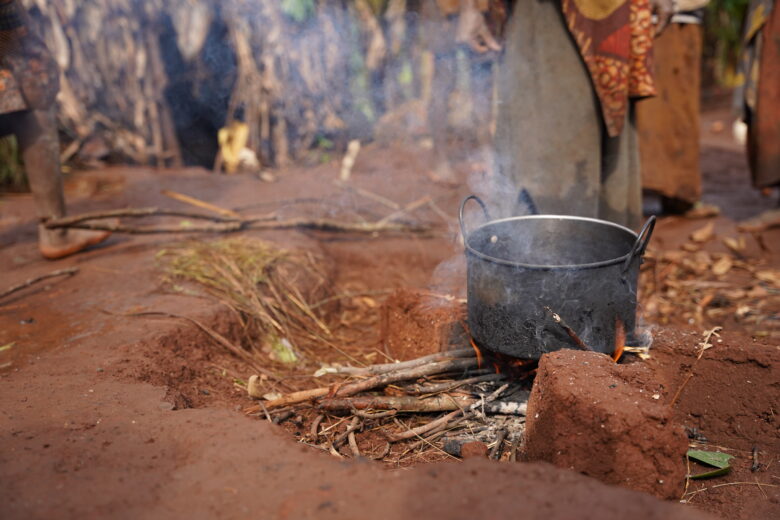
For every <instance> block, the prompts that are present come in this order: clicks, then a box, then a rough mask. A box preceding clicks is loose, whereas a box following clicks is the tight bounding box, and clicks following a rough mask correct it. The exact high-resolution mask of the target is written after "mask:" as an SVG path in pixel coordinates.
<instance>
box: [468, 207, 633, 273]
mask: <svg viewBox="0 0 780 520" xmlns="http://www.w3.org/2000/svg"><path fill="white" fill-rule="evenodd" d="M514 220H579V221H583V222H592V223H595V224H601V225H606V226H611V227H614V228H617V229H620V230H622V231H625V232H627V233H629V234H630V235H631V236H632V237H633V238H634V240H636V239H638V238H639V235H638V234H637V233H636V232H634V231H632V230H631V229H629V228H627V227H625V226H621V225H620V224H616V223H615V222H610V221H608V220H601V219H598V218H591V217H578V216H574V215H523V216H519V217H507V218H501V219H496V220H491V221H489V222H486V223H484V224H482V225H480V226H479V227H477V228H475V229H474V230H472V231H471V232H470V233H469V235H468V236H467V237H464V239H463V244H464V246H465V247H466V251H467V252H468V253H471V254H473V255H474V256H476V257H478V258H481V259H482V260H486V261H488V262H492V263H494V264H500V265H506V266H510V267H522V268H524V269H536V270H546V271H552V270H574V269H595V268H598V267H606V266H610V265H615V264H620V263H623V262H625V261H626V260H627V259H628V257H629V256H630V255H631V254H632V252H633V253H634V254H637V253H638V252H639V251H634V250H633V248H630V249H629V251H628V253H626V254H625V255H623V256H618V257H616V258H611V259H609V260H602V261H600V262H592V263H589V264H568V265H542V264H524V263H522V262H514V261H512V260H504V259H502V258H496V257H494V256H490V255H487V254H485V253H482V252H480V251H477V250H476V249H474V248H473V247H471V245H470V244H469V238H471V236H472V235H473V234H474V233H476V232H477V231H479V230H480V229H483V228H486V227H487V226H490V225H493V224H500V223H502V222H509V221H514Z"/></svg>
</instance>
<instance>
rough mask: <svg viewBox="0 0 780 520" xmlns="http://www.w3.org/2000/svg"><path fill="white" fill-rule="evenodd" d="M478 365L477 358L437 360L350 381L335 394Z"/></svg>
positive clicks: (358, 391) (338, 395)
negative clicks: (353, 381)
mask: <svg viewBox="0 0 780 520" xmlns="http://www.w3.org/2000/svg"><path fill="white" fill-rule="evenodd" d="M476 367H477V360H476V359H475V358H467V359H452V360H445V361H437V362H433V363H428V364H425V365H423V366H419V367H413V368H407V369H404V370H397V371H395V372H388V373H386V374H380V375H377V376H373V377H369V378H368V379H364V380H362V381H357V382H355V383H350V384H347V385H344V386H342V387H341V388H339V389H338V390H337V391H336V394H335V395H336V397H348V396H351V395H355V394H358V393H360V392H365V391H366V390H372V389H374V388H378V387H383V386H387V385H389V384H391V383H398V382H400V381H409V380H411V379H418V378H421V377H425V376H432V375H435V374H442V373H445V372H451V371H465V370H468V369H470V368H476Z"/></svg>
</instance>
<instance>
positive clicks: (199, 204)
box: [160, 190, 241, 219]
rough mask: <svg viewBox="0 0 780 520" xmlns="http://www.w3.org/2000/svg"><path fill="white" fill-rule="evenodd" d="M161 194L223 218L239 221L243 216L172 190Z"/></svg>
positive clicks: (163, 191)
mask: <svg viewBox="0 0 780 520" xmlns="http://www.w3.org/2000/svg"><path fill="white" fill-rule="evenodd" d="M160 193H162V194H163V195H165V196H166V197H170V198H172V199H174V200H178V201H179V202H183V203H185V204H190V205H191V206H195V207H198V208H201V209H207V210H209V211H213V212H214V213H217V214H218V215H222V216H223V217H232V218H238V219H240V218H241V215H239V214H238V213H236V212H235V211H233V210H230V209H225V208H220V207H219V206H217V205H215V204H212V203H210V202H206V201H204V200H200V199H196V198H195V197H190V196H189V195H185V194H183V193H179V192H176V191H172V190H162V191H161V192H160Z"/></svg>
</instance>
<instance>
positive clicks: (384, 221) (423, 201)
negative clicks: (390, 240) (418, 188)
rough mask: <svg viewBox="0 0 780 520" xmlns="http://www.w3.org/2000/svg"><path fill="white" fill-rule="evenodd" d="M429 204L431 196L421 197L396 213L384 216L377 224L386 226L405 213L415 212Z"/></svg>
mask: <svg viewBox="0 0 780 520" xmlns="http://www.w3.org/2000/svg"><path fill="white" fill-rule="evenodd" d="M429 202H431V196H430V195H426V196H425V197H422V198H419V199H417V200H415V201H413V202H410V203H409V204H407V205H406V206H404V207H403V208H401V209H399V210H398V211H396V212H394V213H391V214H389V215H388V216H386V217H385V218H383V219H382V220H380V221H379V222H378V223H382V224H387V223H388V222H392V221H393V220H395V219H397V218H398V217H400V216H402V215H404V214H406V213H409V212H411V211H414V210H416V209H418V208H420V207H422V206H425V205H426V204H428V203H429Z"/></svg>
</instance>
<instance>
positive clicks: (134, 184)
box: [0, 143, 780, 519]
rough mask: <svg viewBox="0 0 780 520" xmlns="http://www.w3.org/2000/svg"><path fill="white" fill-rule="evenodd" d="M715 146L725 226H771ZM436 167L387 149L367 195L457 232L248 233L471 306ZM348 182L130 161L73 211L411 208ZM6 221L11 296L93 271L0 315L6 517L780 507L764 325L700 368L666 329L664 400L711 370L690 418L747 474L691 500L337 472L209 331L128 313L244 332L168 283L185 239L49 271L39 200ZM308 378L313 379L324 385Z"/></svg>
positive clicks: (527, 477)
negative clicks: (268, 412) (279, 420)
mask: <svg viewBox="0 0 780 520" xmlns="http://www.w3.org/2000/svg"><path fill="white" fill-rule="evenodd" d="M708 146H709V145H708ZM711 146H712V148H711V149H710V148H707V147H706V146H705V150H704V155H705V157H704V164H705V167H706V170H705V173H706V175H705V183H707V190H708V191H707V193H708V195H707V197H708V200H709V201H732V200H736V201H741V202H739V204H736V203H735V204H734V205H733V206H732V205H727V204H721V205H722V206H724V208H725V207H728V208H732V209H733V208H736V207H737V206H739V208H741V209H739V212H737V211H736V210H734V212H733V213H732V212H731V209H729V210H726V211H724V214H725V216H724V217H721V218H720V219H719V220H718V221H717V222H718V223H717V227H716V229H718V230H722V229H728V230H729V231H728V232H732V230H733V222H732V221H730V220H729V218H728V217H731V218H745V217H748V216H752V214H755V213H757V212H758V211H759V210H760V209H762V208H763V207H770V206H771V201H770V202H767V201H766V200H764V199H761V204H762V205H758V204H756V203H755V200H754V197H755V194H753V192H752V191H751V190H750V189H749V187H748V186H747V179H746V177H743V178H741V179H740V178H737V174H739V175H743V176H746V174H745V172H744V169H741V168H742V167H740V166H739V164H742V163H740V160H741V159H740V154H739V152H738V151H737V150H735V149H733V148H729V147H724V146H720V145H718V144H717V143H715V144H713V145H711ZM712 150H715V151H712ZM718 154H720V155H718ZM724 157H725V158H726V159H724ZM428 166H429V152H428V151H426V150H424V149H422V148H419V147H415V146H414V145H410V146H389V147H380V146H374V147H368V148H366V149H364V151H363V152H362V153H361V155H360V156H359V158H358V161H357V164H356V166H355V170H354V177H353V179H352V181H350V182H351V186H353V187H354V188H364V189H368V190H370V191H371V192H373V193H380V194H382V196H383V197H386V198H387V199H390V200H392V201H395V202H397V203H398V204H400V205H402V206H403V205H405V204H408V203H410V202H413V201H415V200H417V199H419V198H420V197H421V196H424V195H430V196H431V197H432V199H433V200H435V201H436V205H437V206H438V207H439V208H440V209H441V212H442V213H444V216H447V217H448V218H447V220H446V221H445V220H444V219H443V218H442V217H443V216H442V215H438V214H437V212H436V211H433V210H430V209H426V210H424V211H421V212H419V213H415V215H416V216H417V217H419V218H423V219H426V220H429V221H432V222H437V223H439V224H442V223H443V224H444V228H445V229H446V230H447V232H446V233H444V234H443V235H442V236H437V237H434V238H419V237H418V238H415V237H408V236H401V237H386V236H353V235H338V234H326V233H320V232H312V231H307V232H304V231H294V232H291V231H266V232H262V233H260V232H252V233H250V235H251V236H257V237H262V238H264V239H267V240H271V241H274V242H276V243H279V244H283V245H285V246H287V247H298V248H304V249H307V250H310V251H314V252H316V253H318V254H320V255H322V256H324V257H325V258H328V259H329V261H330V262H331V263H332V277H333V280H332V283H333V287H334V288H335V291H336V292H347V291H349V292H361V293H376V294H377V295H378V296H376V298H375V299H376V300H377V301H379V300H381V298H382V296H379V295H381V294H387V293H388V292H389V290H393V289H398V288H421V289H428V290H432V291H436V292H439V293H443V294H450V295H453V296H455V297H462V296H463V288H464V285H465V265H464V264H465V263H464V262H463V259H462V249H461V246H460V245H459V243H458V241H457V232H456V225H455V222H456V221H455V213H456V210H457V204H458V203H459V201H460V200H461V199H462V197H463V196H464V195H465V194H467V193H468V188H466V187H462V188H448V187H443V186H439V185H436V184H434V183H432V182H430V181H429V180H428V179H427V177H425V176H424V175H422V174H421V172H423V171H425V170H426V169H427V168H428ZM743 166H744V165H743ZM337 172H338V164H336V163H334V162H332V163H328V164H324V165H321V166H318V167H315V168H310V169H294V170H290V171H286V172H282V173H281V174H280V179H279V182H277V183H271V184H269V183H264V182H261V181H259V180H257V179H254V178H251V177H248V176H235V177H217V176H213V175H211V174H209V173H208V172H204V171H200V170H186V171H175V172H156V171H151V170H146V169H131V168H111V169H105V170H98V171H92V172H85V173H81V174H78V175H75V176H73V177H71V179H70V181H69V183H68V193H67V195H68V199H69V203H70V211H71V212H72V213H79V212H83V211H88V210H96V209H106V208H116V207H139V206H159V207H177V208H181V209H189V208H187V207H186V206H181V205H178V203H176V202H173V201H171V200H170V199H168V198H166V197H164V196H162V195H161V194H160V191H161V190H163V189H171V190H175V191H178V192H181V193H186V194H189V195H192V196H195V197H200V198H202V199H205V200H209V201H211V202H214V203H216V204H219V205H222V206H223V207H229V208H232V209H235V210H238V211H241V212H245V213H252V212H263V211H270V210H276V209H279V208H281V209H279V212H278V214H279V215H281V216H285V215H289V216H292V215H298V214H306V213H311V214H319V215H322V214H323V213H324V214H326V215H328V216H331V217H333V218H343V219H347V218H354V217H355V216H364V217H365V216H370V215H374V216H375V217H379V218H381V217H382V216H384V215H387V214H388V213H392V210H390V209H388V208H387V207H384V206H383V205H382V204H379V203H377V202H376V201H375V200H373V199H372V198H371V197H367V196H366V195H365V194H361V193H360V192H359V191H356V190H355V189H352V190H345V189H344V188H342V187H339V186H337V185H335V184H334V183H333V182H332V179H335V178H336V176H337ZM735 172H736V173H735ZM722 176H726V177H727V178H728V179H731V181H733V184H729V185H728V187H724V189H722V190H721V189H719V181H717V180H713V179H720V178H722ZM710 181H712V182H710ZM735 185H736V186H740V188H739V190H736V189H735V188H734V186H735ZM312 198H314V199H317V200H318V201H319V202H312V201H311V200H309V199H312ZM750 200H753V202H752V203H751V202H747V201H750ZM285 201H286V202H285ZM322 201H324V202H322ZM0 211H1V212H2V213H0V218H1V219H0V247H2V250H0V273H2V275H0V280H1V281H2V283H0V289H3V288H5V287H7V286H10V285H13V284H15V283H18V282H20V281H22V280H25V279H27V278H30V277H33V276H37V275H40V274H44V273H47V272H49V271H51V270H53V269H61V268H65V267H70V266H74V267H78V268H79V269H80V271H79V273H78V274H77V275H75V276H74V277H71V278H66V279H59V280H52V281H50V282H47V283H44V284H40V285H37V286H35V287H33V288H30V289H28V290H25V291H23V292H20V293H17V294H16V295H13V296H11V297H9V298H6V299H5V300H3V301H2V302H0V346H7V345H9V344H12V346H11V347H10V348H7V349H5V350H4V351H2V352H0V366H2V367H3V368H2V372H0V410H2V413H1V414H0V438H2V441H1V442H2V446H3V449H2V451H1V452H0V503H1V504H2V505H0V512H1V513H2V517H3V518H42V517H56V518H59V517H64V518H72V517H79V518H96V517H106V516H109V515H110V516H111V517H118V518H125V517H127V518H130V517H133V518H139V517H140V518H160V517H163V518H179V517H183V516H185V515H187V516H194V517H215V518H245V517H247V516H249V515H253V516H260V517H266V518H315V517H316V518H339V519H344V518H358V517H365V516H366V514H368V513H367V512H370V513H371V514H372V516H374V517H377V518H407V517H413V518H414V517H421V516H423V515H424V516H426V517H430V518H474V517H490V518H510V517H517V516H518V514H519V515H521V516H523V517H528V518H545V519H550V518H561V519H563V518H573V517H577V518H599V519H610V518H626V517H637V518H659V519H660V518H704V517H707V516H706V515H707V513H712V514H715V515H717V516H721V517H724V518H776V517H777V516H778V515H780V492H778V489H780V488H778V487H777V486H778V485H780V470H779V469H778V468H780V436H779V435H778V418H777V414H778V409H777V406H778V405H777V403H779V402H780V383H778V381H780V378H779V377H778V368H777V367H778V357H780V351H779V349H778V341H777V337H776V336H773V335H771V334H770V335H759V336H752V335H751V334H752V333H753V329H752V328H750V327H749V326H746V325H745V324H743V323H741V322H739V321H734V320H732V321H730V322H728V325H727V326H726V330H725V331H724V333H723V336H722V342H720V343H717V344H716V345H715V346H714V348H713V349H711V350H708V351H707V352H706V353H705V354H704V355H703V357H702V359H701V360H699V361H694V360H695V358H696V355H697V353H698V350H697V348H698V343H699V342H700V341H701V333H702V331H703V330H704V328H705V326H706V325H712V323H711V322H702V323H697V322H695V321H694V322H691V321H689V320H688V319H687V318H686V319H683V318H682V317H680V319H672V320H670V322H669V323H668V324H666V325H663V326H662V325H656V326H654V328H653V335H654V338H655V343H654V346H653V348H652V350H651V352H652V353H653V354H652V357H651V359H650V360H649V361H648V362H647V363H649V365H650V366H651V367H653V370H654V371H656V373H657V374H658V377H659V379H660V380H661V381H662V382H663V384H664V388H665V390H664V392H665V395H664V399H668V398H669V395H671V394H672V393H674V392H675V391H676V390H677V389H678V388H679V387H680V385H681V384H682V383H683V381H684V380H685V379H687V378H688V374H689V373H691V372H690V370H691V367H692V373H693V376H692V377H690V381H689V382H688V383H687V384H686V387H685V388H684V389H683V391H682V392H681V393H680V398H679V400H678V401H677V403H676V408H675V414H676V416H677V418H678V420H679V422H680V423H681V424H683V425H684V426H686V427H687V428H689V436H690V437H691V438H692V442H702V441H703V439H704V438H706V441H707V444H706V446H710V447H712V446H718V447H719V448H718V449H722V450H724V451H728V452H729V453H731V454H734V455H736V456H737V459H736V461H737V462H736V463H735V469H734V471H733V473H732V474H730V475H728V476H726V477H721V478H719V479H716V480H711V481H702V482H694V481H691V483H690V484H689V488H688V491H689V494H688V495H686V500H685V501H686V502H687V503H688V504H687V505H680V504H676V503H671V502H663V501H660V500H658V499H656V498H654V497H652V496H650V495H645V494H641V493H637V492H633V491H628V490H625V489H621V488H617V487H611V486H607V485H604V484H602V483H600V482H598V481H596V480H595V479H591V478H587V477H585V476H582V475H577V474H574V473H571V472H567V471H564V470H559V469H556V468H554V467H552V466H550V465H546V464H542V463H533V464H530V463H521V464H508V463H501V464H499V463H489V462H488V461H482V460H469V461H465V462H462V463H460V462H447V463H444V462H439V463H434V464H418V465H415V466H414V467H412V468H405V469H388V468H386V467H384V466H382V465H380V464H376V463H372V462H368V461H362V460H359V461H352V462H344V461H339V460H336V459H335V458H332V457H331V456H329V455H327V454H322V453H321V452H317V451H315V450H312V449H310V448H307V447H305V446H302V445H300V444H296V442H295V441H294V439H293V437H292V436H290V435H288V434H287V433H286V432H285V431H284V430H283V429H281V428H278V427H275V426H271V425H269V424H268V423H267V422H265V421H261V420H259V419H258V418H256V417H246V416H245V415H244V414H243V413H242V412H241V410H242V409H243V408H244V407H246V406H247V405H249V404H251V401H250V400H249V399H248V398H247V397H246V393H245V391H244V390H243V389H241V388H238V387H237V386H236V384H235V383H236V380H245V379H246V378H247V376H248V375H249V373H248V371H247V369H246V368H244V367H243V366H242V363H241V362H240V361H238V360H237V359H235V358H233V357H231V356H229V355H227V354H225V353H223V352H222V351H221V350H220V349H219V348H217V347H215V345H214V342H213V341H212V340H211V339H210V338H209V337H207V336H206V335H205V334H204V333H203V332H201V331H199V330H198V329H197V328H195V327H194V326H192V325H191V324H189V323H185V322H182V321H180V320H175V319H162V318H134V317H125V316H120V315H119V314H122V313H128V312H139V311H163V312H169V313H176V314H181V315H186V316H188V317H192V318H195V319H198V320H200V321H201V322H203V323H205V324H207V325H208V326H210V327H212V328H214V329H215V330H217V331H219V332H220V333H222V334H224V335H226V336H228V337H231V338H235V337H237V336H238V335H239V333H240V331H239V330H238V325H237V323H236V320H235V319H234V316H233V314H232V311H230V310H228V309H227V308H226V307H225V306H223V305H221V304H219V303H217V302H214V301H213V300H209V299H206V298H203V297H202V296H197V295H190V294H187V293H186V292H176V291H173V290H171V287H170V286H169V285H168V284H166V283H164V282H163V280H162V271H161V268H160V263H159V260H158V259H157V258H156V255H157V253H158V252H159V251H160V250H162V249H164V248H166V247H168V246H169V245H170V244H171V242H172V241H173V240H174V239H172V238H171V237H169V236H164V235H161V236H143V237H141V236H127V235H123V236H114V237H112V238H111V239H110V240H109V241H108V243H107V244H105V245H104V246H102V247H99V248H96V249H94V250H92V251H89V252H87V253H85V254H81V255H78V256H76V257H73V258H70V259H67V260H63V261H60V262H57V263H50V262H46V261H44V260H41V259H40V258H39V256H38V253H37V250H36V235H35V223H34V221H33V220H32V219H31V218H30V216H31V215H32V214H33V210H32V202H31V200H30V198H29V197H28V196H22V195H17V196H12V197H5V198H4V199H3V200H2V201H0ZM701 225H702V222H700V221H693V222H692V221H689V220H687V219H680V218H670V219H664V220H662V221H661V223H660V225H659V226H658V229H657V231H656V239H655V240H657V248H659V249H662V250H663V249H675V248H677V247H679V244H680V243H682V242H684V241H685V240H687V237H688V235H689V234H690V233H691V230H693V229H696V228H697V227H700V226H701ZM729 226H731V227H729ZM778 238H780V235H779V234H778V233H777V232H771V233H767V234H766V236H765V237H764V241H763V242H764V244H765V245H766V246H767V249H766V250H760V249H756V250H755V252H753V253H751V254H754V255H755V256H756V258H757V259H758V260H757V261H760V262H762V265H763V266H764V267H767V266H769V267H774V268H775V269H776V268H777V267H778V266H779V265H780V261H779V260H778V255H780V249H778V246H777V244H780V240H778ZM751 251H752V250H751ZM735 276H736V275H735ZM369 307H371V306H369ZM364 311H365V309H364ZM766 312H769V313H770V316H774V317H773V318H772V319H773V320H775V322H776V320H777V314H776V313H777V310H776V309H775V310H774V311H773V312H774V313H775V314H773V315H772V314H771V312H772V310H771V309H770V310H766ZM369 314H371V312H370V311H369ZM374 314H375V316H374V318H373V321H372V319H370V317H369V318H367V319H363V320H361V321H360V323H359V325H358V326H357V330H356V331H355V332H354V334H353V335H352V336H351V338H352V340H351V343H349V344H346V345H344V348H345V349H346V350H347V351H348V353H349V354H350V355H356V356H362V357H363V359H364V360H366V361H371V360H374V362H378V361H379V359H377V356H379V355H381V354H379V353H378V351H380V350H381V342H380V336H379V334H380V327H379V320H380V317H379V310H378V308H377V309H376V311H375V313H374ZM716 317H717V316H716ZM708 319H714V318H708ZM770 321H771V320H770ZM323 357H324V358H326V359H324V360H326V361H334V360H340V361H344V359H343V357H340V354H338V353H337V352H323ZM295 384H296V385H298V386H299V387H305V386H306V385H307V384H310V381H305V380H301V381H298V382H296V383H295ZM667 394H668V395H667ZM754 446H755V447H756V448H757V450H758V453H759V457H760V459H759V460H760V464H761V466H760V467H759V469H758V471H756V472H752V471H751V469H750V466H751V464H752V459H751V450H752V449H753V447H754ZM705 449H706V448H705ZM758 484H761V485H758ZM763 484H766V485H763ZM773 486H774V487H773ZM691 491H695V493H693V494H691V493H690V492H691Z"/></svg>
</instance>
